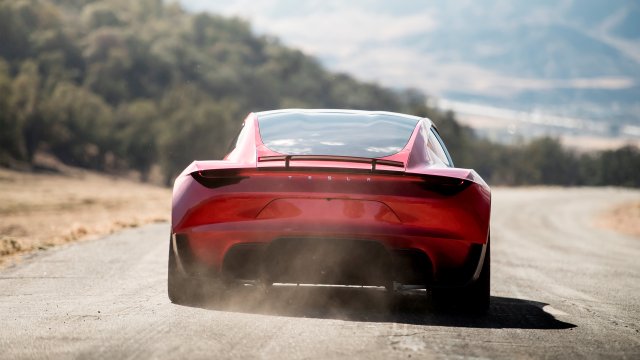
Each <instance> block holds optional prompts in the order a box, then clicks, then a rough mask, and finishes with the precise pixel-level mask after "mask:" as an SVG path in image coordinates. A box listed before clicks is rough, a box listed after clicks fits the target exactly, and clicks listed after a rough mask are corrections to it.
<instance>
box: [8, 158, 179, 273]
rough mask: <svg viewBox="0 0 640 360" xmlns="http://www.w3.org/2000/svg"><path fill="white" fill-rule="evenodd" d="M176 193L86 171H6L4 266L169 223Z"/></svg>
mask: <svg viewBox="0 0 640 360" xmlns="http://www.w3.org/2000/svg"><path fill="white" fill-rule="evenodd" d="M170 207H171V191H170V190H169V189H166V188H161V187H157V186H152V185H146V184H141V183H137V182H134V181H130V180H124V179H118V178H112V177H108V176H104V175H99V174H96V173H91V172H86V171H78V170H75V171H66V172H65V174H64V175H61V174H35V173H24V172H16V171H11V170H6V169H0V265H2V264H4V265H6V264H8V263H12V262H14V261H16V260H18V259H19V257H20V255H21V254H25V253H29V252H33V251H36V250H41V249H46V248H49V247H52V246H55V245H59V244H64V243H68V242H72V241H77V240H83V239H88V238H94V237H97V236H100V235H105V234H110V233H113V232H114V231H117V230H119V229H122V228H127V227H136V226H140V225H142V224H146V223H150V222H164V221H168V220H169V216H170Z"/></svg>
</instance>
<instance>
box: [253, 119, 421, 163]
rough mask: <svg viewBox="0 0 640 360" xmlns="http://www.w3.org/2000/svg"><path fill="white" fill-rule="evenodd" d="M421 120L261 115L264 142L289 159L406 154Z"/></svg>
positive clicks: (261, 133)
mask: <svg viewBox="0 0 640 360" xmlns="http://www.w3.org/2000/svg"><path fill="white" fill-rule="evenodd" d="M418 121H419V119H418V118H413V117H403V116H399V115H392V114H372V113H344V112H318V113H308V112H286V113H284V112H274V113H266V114H258V126H259V127H260V136H261V137H262V142H263V143H264V144H265V145H266V146H267V148H269V149H271V150H273V151H275V152H278V153H281V154H287V155H338V156H358V157H368V158H378V157H384V156H389V155H393V154H395V153H397V152H399V151H400V150H402V149H403V148H404V147H405V145H406V144H407V142H408V141H409V138H410V137H411V133H412V132H413V129H414V128H415V127H416V125H417V123H418Z"/></svg>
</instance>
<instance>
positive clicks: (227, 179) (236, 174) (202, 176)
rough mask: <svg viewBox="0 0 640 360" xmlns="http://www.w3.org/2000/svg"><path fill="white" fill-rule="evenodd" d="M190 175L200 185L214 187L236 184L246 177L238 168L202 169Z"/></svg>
mask: <svg viewBox="0 0 640 360" xmlns="http://www.w3.org/2000/svg"><path fill="white" fill-rule="evenodd" d="M191 176H192V177H193V179H194V180H195V181H197V182H198V183H199V184H201V185H202V186H205V187H208V188H210V189H215V188H218V187H222V186H228V185H233V184H237V183H239V182H240V181H242V180H244V179H246V178H248V176H246V175H242V172H241V171H240V170H235V169H234V170H203V171H196V172H193V173H191Z"/></svg>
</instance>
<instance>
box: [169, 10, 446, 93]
mask: <svg viewBox="0 0 640 360" xmlns="http://www.w3.org/2000/svg"><path fill="white" fill-rule="evenodd" d="M181 3H182V4H183V6H185V8H186V9H188V10H193V11H211V12H215V13H221V14H225V15H233V16H239V17H242V18H245V19H248V20H249V21H250V22H251V24H252V26H253V28H254V30H255V31H256V32H258V33H267V34H272V35H275V36H278V37H279V38H280V39H281V40H282V41H283V42H284V43H285V44H288V45H292V46H295V47H296V48H299V49H301V50H303V51H304V52H306V53H307V54H310V55H313V56H316V57H318V58H320V59H321V61H322V62H323V64H325V65H326V66H328V67H329V68H330V69H332V70H338V71H345V72H348V73H351V74H354V75H356V76H357V77H359V78H361V79H365V80H373V81H378V82H381V83H383V84H385V85H387V86H397V87H401V86H420V87H424V88H426V87H428V88H430V89H433V90H432V91H434V90H436V89H435V88H436V87H437V86H436V84H435V81H433V80H432V81H430V82H429V83H425V82H424V78H432V79H435V78H437V76H435V75H436V74H433V73H430V72H429V71H428V70H427V68H428V67H429V64H428V59H427V58H426V57H425V56H424V54H419V53H418V52H416V51H412V50H411V49H409V48H407V47H406V46H402V45H395V43H396V41H397V40H399V39H403V38H406V37H409V36H411V35H419V34H422V33H424V32H428V31H431V30H432V29H434V27H435V26H437V22H436V21H435V20H434V18H433V16H432V15H431V13H430V12H429V10H428V9H427V8H426V7H425V6H424V5H421V4H422V3H423V2H421V1H407V2H406V3H403V6H402V7H397V8H393V7H391V8H390V7H389V6H388V5H384V2H380V1H349V2H347V1H327V0H325V1H322V0H311V1H304V2H302V1H288V0H267V1H251V0H237V1H232V2H227V1H209V0H181ZM387 4H388V2H387ZM382 10H384V11H382ZM416 74H419V75H420V76H416Z"/></svg>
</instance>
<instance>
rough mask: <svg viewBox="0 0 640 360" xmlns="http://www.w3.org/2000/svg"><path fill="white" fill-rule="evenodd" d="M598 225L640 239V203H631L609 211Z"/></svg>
mask: <svg viewBox="0 0 640 360" xmlns="http://www.w3.org/2000/svg"><path fill="white" fill-rule="evenodd" d="M598 225H600V226H602V227H605V228H608V229H611V230H615V231H618V232H621V233H623V234H627V235H633V236H637V237H640V201H631V202H626V203H624V204H620V205H618V206H616V207H614V208H611V209H609V210H608V211H606V212H605V213H603V214H602V216H601V217H600V218H599V220H598Z"/></svg>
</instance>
